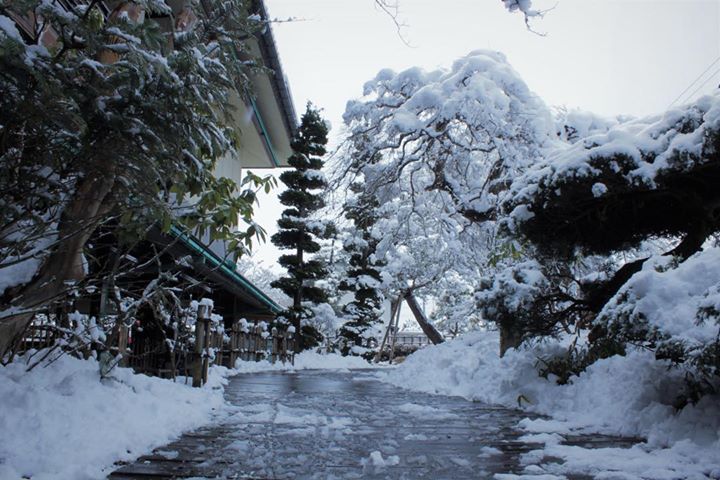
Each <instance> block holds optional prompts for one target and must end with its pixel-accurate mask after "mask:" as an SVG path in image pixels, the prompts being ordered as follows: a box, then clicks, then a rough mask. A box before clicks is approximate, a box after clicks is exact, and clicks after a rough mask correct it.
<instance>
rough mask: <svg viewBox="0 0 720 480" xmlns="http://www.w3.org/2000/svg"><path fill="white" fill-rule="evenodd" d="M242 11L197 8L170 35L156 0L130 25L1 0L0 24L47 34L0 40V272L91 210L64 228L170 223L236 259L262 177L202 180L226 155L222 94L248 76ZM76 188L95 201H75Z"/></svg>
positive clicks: (228, 129) (230, 127)
mask: <svg viewBox="0 0 720 480" xmlns="http://www.w3.org/2000/svg"><path fill="white" fill-rule="evenodd" d="M247 4H248V2H247V1H245V0H208V1H206V2H203V7H204V8H198V9H197V11H196V12H195V13H196V14H197V15H198V17H199V20H198V22H197V24H196V25H195V27H194V28H193V29H192V30H191V31H188V32H169V31H166V30H163V29H162V28H161V24H160V23H159V22H160V21H161V20H163V19H167V18H170V15H171V14H172V12H171V11H170V9H169V7H168V6H167V5H166V4H165V3H164V2H161V1H151V0H149V1H145V2H140V3H139V5H141V6H142V7H144V8H145V10H146V12H145V15H144V21H142V22H135V21H133V20H131V17H130V16H128V15H122V14H120V15H109V16H107V17H106V16H105V15H104V14H103V12H102V11H101V10H100V7H99V4H97V3H95V2H93V4H92V5H93V8H92V9H89V10H88V9H87V7H86V6H83V5H80V6H76V7H73V8H71V9H64V8H62V7H61V6H60V3H59V2H46V1H40V0H25V1H21V2H18V1H12V2H9V1H0V15H3V16H8V15H11V14H24V13H26V12H34V14H35V15H36V18H38V19H40V18H41V19H42V26H44V28H45V30H44V31H45V32H54V33H55V34H57V37H58V38H57V41H55V42H51V43H48V42H50V40H48V38H50V37H48V36H46V37H42V38H41V37H36V36H34V34H32V33H23V35H24V36H23V38H18V37H16V36H15V35H9V34H4V33H2V32H0V71H2V75H0V191H2V192H3V194H2V199H0V232H1V233H0V262H1V261H2V260H3V259H5V258H7V257H17V256H18V255H23V254H26V253H28V252H30V251H31V250H32V248H33V246H34V245H35V244H36V242H37V240H38V239H39V238H42V237H46V238H49V237H52V236H53V235H55V234H56V233H57V230H58V228H62V226H63V224H62V220H63V216H62V212H63V211H66V210H67V208H68V207H69V206H70V205H73V204H74V203H77V204H80V205H81V204H82V203H83V202H87V203H88V205H95V206H98V213H97V214H95V215H88V217H87V218H83V219H82V222H81V224H78V225H76V226H75V227H74V228H91V229H92V228H94V226H96V225H99V224H102V223H104V222H106V221H108V220H109V219H118V220H119V228H120V229H121V230H122V232H121V234H120V236H121V237H122V238H123V239H125V240H127V241H133V240H136V239H138V238H140V237H141V236H142V235H143V234H144V232H145V231H146V229H147V227H148V226H149V225H152V224H154V223H156V222H159V224H160V225H161V226H162V228H163V229H164V230H166V231H167V230H168V229H169V228H170V226H171V225H172V224H180V225H182V226H184V227H187V228H189V229H192V230H194V231H195V232H197V233H198V234H199V235H203V234H204V233H206V232H209V233H210V236H211V238H212V239H223V240H227V241H229V242H230V243H231V244H232V245H234V246H236V247H237V249H238V250H237V253H242V252H243V251H244V250H245V249H246V248H247V247H248V246H250V245H251V242H252V238H253V237H256V236H258V235H261V234H262V232H261V231H260V230H259V229H258V227H257V226H256V225H255V224H254V223H253V222H252V215H253V204H254V202H255V193H254V192H255V191H257V190H258V189H263V188H264V189H268V188H270V187H271V180H269V179H266V178H260V177H257V176H254V175H248V176H247V177H246V178H245V180H244V181H243V182H242V184H241V185H237V184H235V182H233V181H232V180H230V179H227V178H217V177H215V176H214V175H213V170H214V167H215V165H216V162H217V160H218V159H219V158H220V157H222V156H223V155H231V156H232V155H235V154H236V149H237V147H238V143H237V132H236V129H237V125H236V124H235V122H234V120H233V117H232V115H231V114H232V111H231V107H230V106H229V105H230V104H229V102H227V101H226V99H227V97H228V94H229V92H231V91H236V90H237V91H238V92H244V91H245V89H246V87H248V86H249V82H248V75H249V74H251V73H255V72H258V71H259V69H258V68H257V67H255V66H253V64H252V62H240V61H238V60H237V58H238V54H242V55H246V56H247V55H248V53H243V52H249V50H248V48H249V47H248V45H247V38H248V36H250V35H252V34H253V33H254V32H256V31H257V30H259V29H260V28H262V27H263V25H262V23H260V22H257V21H254V20H249V19H248V15H247ZM170 19H171V18H170ZM171 23H172V22H171ZM40 26H41V25H40V24H39V23H38V24H37V25H35V27H36V31H37V32H40V31H41V29H40ZM43 38H44V39H43ZM89 182H96V183H98V184H100V183H103V184H105V185H107V186H108V188H107V191H104V190H101V189H95V190H93V192H94V194H95V195H96V197H93V198H83V199H81V198H77V195H78V192H79V191H80V189H81V187H82V185H83V184H84V183H89ZM90 211H92V210H90ZM238 221H240V222H242V223H243V224H244V225H245V228H244V229H243V230H240V231H237V230H236V225H237V223H238Z"/></svg>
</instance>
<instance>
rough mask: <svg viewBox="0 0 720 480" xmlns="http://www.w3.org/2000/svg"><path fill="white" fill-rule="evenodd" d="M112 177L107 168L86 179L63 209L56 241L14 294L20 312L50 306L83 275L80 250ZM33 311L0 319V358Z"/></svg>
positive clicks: (106, 206) (97, 217) (98, 217)
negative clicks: (36, 271) (31, 276)
mask: <svg viewBox="0 0 720 480" xmlns="http://www.w3.org/2000/svg"><path fill="white" fill-rule="evenodd" d="M114 180H115V176H114V175H113V173H112V170H111V169H110V168H108V169H106V170H105V171H104V172H101V173H99V174H97V175H94V176H93V177H89V178H86V179H85V180H84V181H82V182H81V183H80V185H79V186H78V190H77V192H76V193H75V195H74V197H73V199H72V200H71V201H70V203H69V204H68V206H67V207H66V208H65V210H64V211H63V215H62V219H61V221H60V224H59V226H58V238H59V241H58V244H57V246H56V247H55V249H54V250H53V251H52V252H51V253H50V254H49V255H48V257H47V259H46V260H45V263H44V264H43V265H42V266H41V267H40V270H39V271H38V274H37V275H36V276H35V278H33V280H32V281H31V282H30V283H28V284H27V285H25V286H24V287H23V288H22V289H21V290H20V291H19V292H18V293H17V294H15V296H14V299H13V301H12V304H11V305H8V306H7V307H5V308H8V307H9V308H12V307H15V308H18V310H20V311H29V310H30V311H32V310H34V309H38V308H42V307H46V306H50V305H51V304H52V303H53V302H54V301H56V300H58V299H59V298H61V297H62V296H64V295H65V294H66V293H67V289H68V285H67V282H75V281H80V280H82V279H83V278H84V277H85V271H84V268H83V256H82V254H83V249H84V247H85V244H86V243H87V241H88V239H89V238H90V235H92V233H93V231H94V230H95V228H96V227H97V225H98V224H99V223H100V221H101V220H102V217H103V216H104V215H106V214H107V213H108V212H109V210H110V209H111V206H112V205H109V204H105V200H106V199H107V198H108V194H109V193H110V190H111V189H112V187H113V184H114ZM33 316H34V313H21V314H18V315H13V316H7V317H5V318H0V358H2V357H4V356H5V355H6V354H7V353H9V351H10V349H11V348H12V345H13V343H14V342H15V341H16V340H17V339H18V337H19V336H21V335H22V333H23V332H24V331H25V329H26V327H27V325H28V324H29V323H30V321H31V320H32V318H33Z"/></svg>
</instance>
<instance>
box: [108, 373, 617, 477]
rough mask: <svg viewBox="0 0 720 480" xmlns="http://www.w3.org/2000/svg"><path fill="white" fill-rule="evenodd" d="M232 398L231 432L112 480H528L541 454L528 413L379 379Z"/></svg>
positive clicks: (330, 379) (278, 388) (293, 378)
mask: <svg viewBox="0 0 720 480" xmlns="http://www.w3.org/2000/svg"><path fill="white" fill-rule="evenodd" d="M226 397H227V398H228V400H229V401H230V402H232V403H233V404H234V405H235V406H236V407H234V411H233V413H232V415H231V416H230V417H229V418H227V419H225V420H223V422H222V423H220V424H216V425H213V426H208V427H206V428H203V429H200V430H197V431H195V432H193V433H190V434H186V435H184V436H182V437H181V438H180V439H179V440H178V441H176V442H174V443H172V444H170V445H167V446H165V447H163V448H161V449H158V450H156V451H155V452H154V454H153V455H150V456H146V457H142V458H141V459H139V460H138V462H136V463H134V464H131V465H127V466H124V467H122V468H120V469H119V470H117V471H116V472H114V473H113V474H112V475H111V476H110V477H109V478H111V479H113V480H129V479H143V478H153V479H156V478H190V477H199V478H225V479H249V478H252V479H328V480H330V479H359V478H362V479H408V480H410V479H413V480H414V479H429V480H440V479H452V480H461V479H483V478H493V476H494V474H496V473H513V472H520V471H521V470H522V468H521V467H520V466H519V457H520V455H522V454H523V453H526V452H528V451H530V450H534V449H536V448H538V447H539V445H538V444H532V443H526V442H523V441H521V440H520V437H521V436H522V435H523V433H524V432H519V431H518V430H517V429H516V428H515V425H516V424H517V423H518V421H520V420H521V419H522V418H525V417H527V413H525V412H519V411H515V410H509V409H506V408H501V407H495V406H489V405H485V404H481V403H472V402H468V401H465V400H463V399H460V398H453V397H444V396H433V395H427V394H423V393H415V392H408V391H405V390H401V389H398V388H396V387H393V386H391V385H387V384H384V383H381V382H379V381H377V380H375V379H374V377H373V373H372V372H364V371H355V372H352V373H350V372H345V373H343V372H330V371H301V372H297V373H279V372H272V373H255V374H241V375H238V376H236V377H234V378H232V379H231V380H230V384H229V385H228V387H227V389H226ZM572 443H574V444H582V445H584V446H592V445H593V444H597V446H607V445H608V444H612V445H615V446H627V445H623V443H624V442H623V441H622V440H619V439H612V438H608V437H597V436H594V437H577V438H574V439H573V440H572ZM568 478H571V477H568ZM575 478H581V477H575Z"/></svg>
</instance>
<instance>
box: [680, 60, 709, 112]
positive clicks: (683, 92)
mask: <svg viewBox="0 0 720 480" xmlns="http://www.w3.org/2000/svg"><path fill="white" fill-rule="evenodd" d="M718 61H720V57H717V58H716V59H715V60H714V61H713V62H712V63H711V64H710V65H708V67H707V68H706V69H705V70H704V71H703V72H702V73H701V74H700V75H698V76H697V78H696V79H695V80H693V81H692V83H691V84H690V85H688V86H687V88H686V89H685V90H683V91H682V93H680V95H678V97H677V98H676V99H675V100H673V101H672V103H670V105H668V108H670V107H672V106H673V105H675V103H676V102H677V101H678V100H680V99H681V98H682V96H683V95H685V93H686V92H687V91H688V90H690V89H691V88H692V87H693V86H694V85H695V83H697V81H698V80H700V79H701V78H702V77H703V76H704V75H705V74H706V73H707V72H708V71H710V69H711V68H712V67H713V65H715V64H716V63H717V62H718ZM715 73H717V72H715ZM715 73H713V74H712V76H710V78H712V77H713V76H714V75H715ZM705 83H707V80H705V82H704V83H703V85H704V84H705ZM701 87H702V85H701ZM696 91H697V90H696ZM691 96H692V95H691Z"/></svg>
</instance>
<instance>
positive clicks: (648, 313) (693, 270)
mask: <svg viewBox="0 0 720 480" xmlns="http://www.w3.org/2000/svg"><path fill="white" fill-rule="evenodd" d="M670 262H671V258H670V257H666V256H656V257H653V258H651V259H650V260H648V261H647V262H645V264H644V265H643V268H642V270H641V271H640V272H639V273H637V274H636V275H634V276H633V277H632V279H631V280H630V281H629V282H628V283H627V284H626V285H625V286H624V287H623V288H622V289H621V290H620V292H618V295H616V296H615V298H614V299H613V300H611V301H610V302H608V304H607V305H606V306H605V308H604V309H603V311H602V312H600V315H599V320H600V321H604V320H607V321H611V319H613V318H617V317H621V316H626V315H627V316H629V317H631V318H637V319H639V321H640V319H647V322H649V323H650V325H652V326H654V327H657V328H659V329H660V331H661V332H663V333H665V334H668V335H670V337H671V339H673V340H678V341H682V342H684V343H685V344H686V345H689V346H697V347H700V346H702V345H704V344H706V343H709V342H712V341H713V340H714V339H715V338H717V336H718V326H717V324H716V323H715V322H712V321H710V322H708V321H704V322H699V321H698V312H699V310H700V309H701V308H703V307H705V308H715V306H717V305H720V295H719V294H718V287H719V286H720V271H719V270H718V268H717V265H720V248H708V249H706V250H705V251H703V252H700V253H697V254H696V255H694V256H693V257H691V258H689V259H688V260H686V261H684V262H682V263H681V264H680V265H678V266H677V267H676V268H670V267H672V264H671V263H670Z"/></svg>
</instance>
